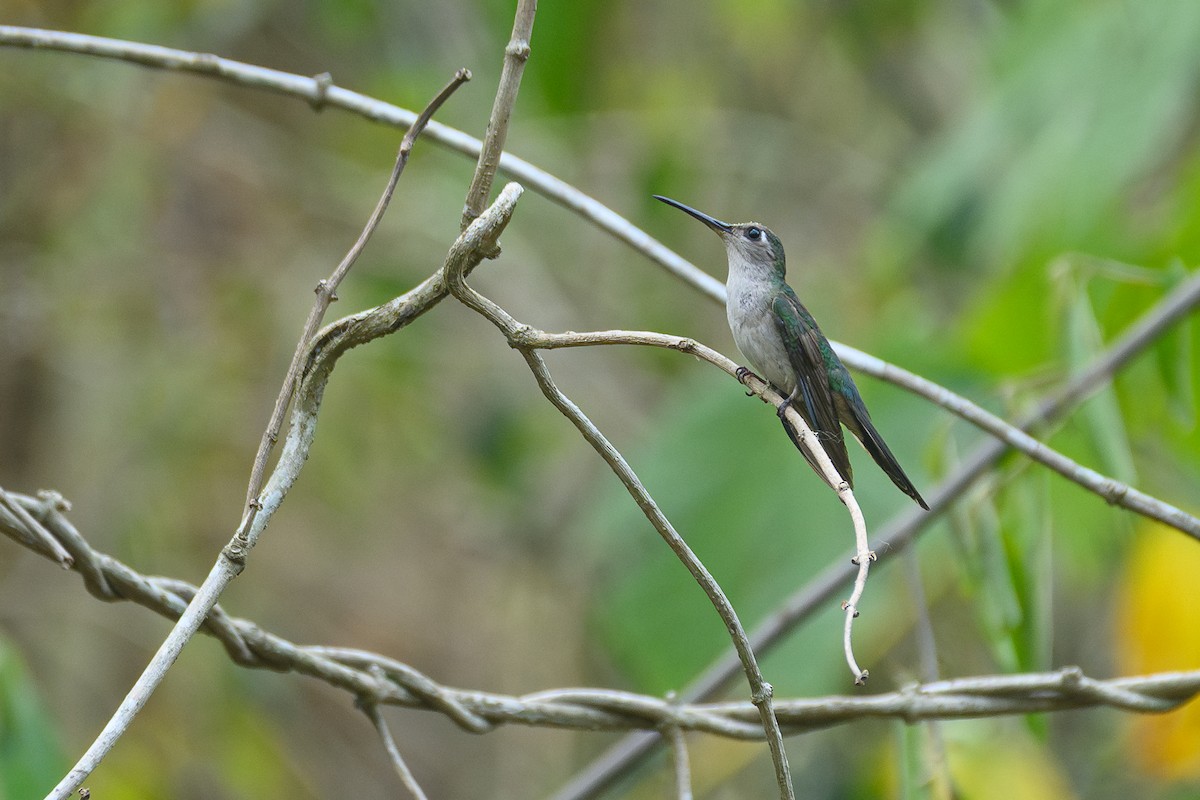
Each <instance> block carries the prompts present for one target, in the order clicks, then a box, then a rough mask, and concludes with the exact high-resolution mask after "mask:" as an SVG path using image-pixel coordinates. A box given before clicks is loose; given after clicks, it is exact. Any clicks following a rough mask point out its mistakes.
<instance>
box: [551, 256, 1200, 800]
mask: <svg viewBox="0 0 1200 800" xmlns="http://www.w3.org/2000/svg"><path fill="white" fill-rule="evenodd" d="M1198 302H1200V281H1197V280H1195V279H1189V280H1187V281H1185V282H1184V283H1182V284H1180V285H1179V286H1177V287H1176V288H1175V289H1174V290H1173V291H1171V293H1170V294H1168V295H1167V296H1166V297H1164V298H1162V299H1161V300H1160V301H1158V302H1157V303H1156V304H1155V305H1154V306H1153V307H1151V308H1150V309H1149V310H1147V311H1146V313H1144V314H1143V315H1142V316H1141V317H1140V318H1139V319H1138V320H1137V321H1135V322H1134V323H1133V324H1132V325H1131V326H1130V327H1129V328H1128V329H1127V330H1126V331H1125V332H1124V333H1123V334H1122V335H1121V336H1119V337H1118V338H1117V340H1116V341H1115V342H1113V344H1112V345H1111V346H1110V347H1109V348H1108V350H1107V351H1106V352H1105V353H1104V354H1102V355H1100V356H1099V357H1097V358H1096V359H1095V360H1094V361H1093V362H1092V363H1091V364H1090V365H1088V366H1087V367H1085V368H1084V369H1083V370H1082V371H1080V372H1079V373H1077V374H1076V375H1075V376H1073V377H1072V378H1071V379H1070V380H1069V381H1068V382H1067V383H1066V384H1065V385H1064V386H1063V387H1062V388H1061V389H1059V390H1058V391H1056V392H1054V393H1052V394H1051V395H1050V396H1049V397H1047V398H1046V399H1045V400H1044V401H1043V402H1041V403H1040V404H1039V405H1038V406H1037V407H1036V408H1035V409H1034V411H1033V412H1032V413H1030V414H1028V415H1027V416H1025V417H1024V418H1022V419H1021V420H1019V421H1018V423H1017V426H1015V427H1016V428H1017V429H1019V430H1025V429H1032V428H1035V427H1037V426H1039V425H1044V424H1046V423H1049V422H1053V421H1054V420H1056V419H1058V418H1059V417H1061V416H1062V415H1064V414H1066V413H1067V412H1068V411H1070V410H1071V409H1072V408H1074V407H1075V406H1076V405H1078V404H1079V403H1082V402H1083V401H1084V400H1086V399H1087V398H1088V397H1089V396H1090V395H1091V394H1092V393H1093V392H1094V391H1096V389H1097V388H1099V387H1100V386H1101V385H1103V384H1104V383H1105V382H1106V381H1107V380H1109V379H1110V378H1111V377H1112V376H1113V375H1115V374H1116V373H1117V372H1119V371H1120V370H1121V369H1122V368H1123V367H1125V366H1126V365H1127V364H1128V363H1129V362H1130V361H1132V360H1133V358H1134V357H1135V356H1137V355H1138V354H1140V353H1141V352H1142V351H1143V350H1145V349H1146V348H1147V347H1149V346H1150V345H1151V344H1153V342H1154V341H1155V340H1156V339H1157V338H1158V337H1159V336H1160V335H1161V334H1162V332H1163V331H1165V330H1167V329H1168V328H1169V327H1171V326H1172V325H1174V324H1176V323H1177V322H1179V321H1180V320H1181V319H1183V318H1184V317H1185V316H1187V315H1188V314H1189V313H1191V311H1192V309H1193V308H1194V307H1195V306H1196V304H1197V303H1198ZM879 364H881V365H882V364H883V362H879ZM887 368H888V369H889V370H891V369H894V368H893V367H890V366H888V367H887ZM913 377H915V376H913ZM1008 450H1009V447H1008V445H1007V444H1005V443H1004V442H1002V441H999V440H996V439H991V440H988V441H985V442H983V443H981V444H980V445H979V446H977V447H976V448H975V449H974V450H973V451H972V452H971V453H970V454H969V455H968V456H967V457H966V459H964V461H963V463H962V464H960V465H959V466H958V469H957V470H956V471H955V473H954V474H953V475H951V476H950V477H949V478H947V479H945V480H944V481H942V483H941V484H939V485H938V486H936V487H934V489H933V491H931V492H926V498H925V499H926V500H927V502H928V503H929V511H928V512H922V511H919V510H917V509H910V510H907V511H905V512H902V513H901V514H900V515H899V516H897V517H894V518H893V519H892V520H891V521H890V522H889V523H888V524H887V525H886V526H884V528H883V530H882V531H881V532H880V533H879V534H878V541H880V542H886V543H887V547H888V549H889V551H897V550H901V549H903V548H905V547H907V546H908V545H909V544H910V543H911V542H912V541H913V540H914V539H916V538H917V537H918V536H919V535H920V534H921V532H922V531H924V530H927V529H928V528H929V526H930V525H931V523H932V522H934V521H935V520H936V519H937V518H938V516H940V515H941V514H942V513H943V512H945V511H946V509H947V508H949V506H950V504H951V503H953V502H954V500H956V499H957V498H958V497H960V496H962V495H963V494H964V493H965V492H966V491H967V490H968V489H970V488H971V487H972V486H973V485H974V484H975V483H976V481H978V480H979V479H980V478H982V477H983V476H984V475H986V474H988V473H989V472H990V471H991V470H992V468H993V467H995V465H996V463H997V462H998V461H999V460H1000V459H1001V458H1002V457H1003V456H1004V454H1005V453H1007V452H1008ZM853 575H854V573H853V570H852V569H851V568H850V567H848V566H847V565H846V564H845V563H843V562H840V561H839V562H835V563H832V564H829V565H828V566H826V567H825V569H823V570H822V571H821V572H820V573H818V574H817V575H816V577H814V578H813V579H812V580H810V581H809V582H808V583H807V584H805V585H804V586H802V587H800V588H799V589H798V590H796V591H795V592H794V593H792V595H790V596H789V597H787V598H785V599H784V600H783V601H782V602H781V603H780V604H779V606H778V609H777V610H776V611H775V612H774V613H772V614H770V615H768V616H767V617H766V618H765V619H764V620H763V621H762V622H761V623H759V625H758V626H757V627H756V628H755V629H754V631H752V633H751V637H750V640H751V642H752V643H753V644H754V647H755V649H756V650H757V651H759V652H765V651H766V650H769V649H771V648H773V647H774V646H775V645H776V644H778V643H779V642H781V641H782V640H783V639H784V637H786V636H787V634H789V633H790V632H791V631H792V630H794V629H795V628H796V627H797V626H799V625H800V623H802V622H803V621H804V620H806V619H808V617H809V616H811V615H812V614H814V613H816V612H817V611H819V610H821V609H822V608H824V607H825V606H826V604H828V603H829V602H830V601H831V600H832V599H833V598H834V597H836V596H837V593H838V592H840V591H841V590H842V587H843V586H845V585H846V583H847V582H849V581H850V579H851V578H852V577H853ZM737 671H738V663H737V661H736V660H735V659H732V658H729V657H728V656H722V657H720V658H718V659H717V660H716V661H714V662H713V663H712V664H711V665H709V667H708V668H707V669H706V670H705V671H704V672H703V673H701V675H700V676H699V677H698V678H697V679H696V680H694V681H692V683H691V684H690V685H689V686H688V687H687V688H686V689H684V690H683V691H682V692H680V697H682V698H683V699H685V700H688V701H695V700H699V699H703V698H709V697H713V696H715V695H716V694H717V693H718V692H720V690H721V688H722V687H724V686H725V685H726V684H728V682H729V681H730V680H731V679H732V678H733V677H734V676H735V675H736V674H737ZM660 744H661V740H660V739H659V737H658V736H657V735H656V734H653V733H650V734H646V733H638V734H632V735H629V736H626V737H625V738H623V739H621V740H620V741H618V742H617V743H616V744H614V745H613V746H612V747H610V748H609V749H608V750H606V751H605V752H604V753H603V754H601V755H600V756H599V757H598V758H597V759H596V760H595V761H593V762H592V764H590V765H589V766H588V767H586V768H585V769H584V770H582V771H581V772H580V773H578V774H577V775H576V776H575V777H574V778H572V779H571V780H570V781H569V782H568V783H567V784H566V785H565V786H563V787H562V788H560V789H559V791H558V792H557V793H556V794H555V795H554V798H555V800H582V798H589V797H595V796H596V795H597V794H598V793H599V792H601V791H603V789H604V788H605V787H607V786H609V785H610V784H611V783H612V782H613V781H614V780H616V778H617V777H618V776H620V775H623V774H626V772H627V771H628V770H629V769H631V768H632V767H633V766H634V765H636V764H638V763H641V762H642V761H643V760H644V759H646V758H647V757H648V756H649V755H650V754H651V753H652V752H654V751H655V750H656V749H657V748H658V747H659V746H660Z"/></svg>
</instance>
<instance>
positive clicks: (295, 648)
mask: <svg viewBox="0 0 1200 800" xmlns="http://www.w3.org/2000/svg"><path fill="white" fill-rule="evenodd" d="M0 497H3V499H4V502H6V503H12V504H14V505H17V506H20V507H21V508H22V509H24V510H25V511H26V512H27V513H28V514H29V516H30V517H31V518H33V519H35V520H36V521H37V523H38V524H39V525H41V526H42V527H43V528H44V530H46V531H48V532H49V533H50V534H51V535H52V536H53V537H54V538H55V540H56V541H58V542H59V543H60V544H61V545H62V547H63V548H64V549H65V550H66V551H67V552H69V553H70V554H71V556H72V557H73V558H74V559H75V565H74V566H73V567H72V569H73V570H75V571H76V572H78V573H79V575H80V577H81V578H82V579H83V582H84V586H85V587H86V588H87V590H88V592H90V593H91V594H92V595H93V596H95V597H97V598H98V599H101V600H105V601H108V602H120V601H128V602H133V603H136V604H138V605H140V606H143V607H145V608H147V609H150V610H151V611H154V612H155V613H157V614H160V615H161V616H163V617H166V618H168V619H175V618H176V617H177V616H178V615H179V614H180V613H181V612H182V610H183V609H184V608H185V607H186V605H187V604H188V602H189V601H190V600H191V598H192V597H193V596H194V594H195V592H196V591H197V589H196V587H194V586H191V585H190V584H188V583H186V582H184V581H179V580H175V579H171V578H161V577H150V576H147V575H143V574H141V573H139V572H137V571H136V570H134V569H133V568H132V567H130V566H128V565H127V564H125V563H123V562H121V561H119V560H118V559H116V558H114V557H112V556H110V555H107V554H105V553H101V552H99V551H97V550H95V549H93V548H92V547H91V545H90V544H89V543H88V542H87V540H86V539H85V538H84V537H83V535H82V534H80V533H79V531H78V530H76V528H75V527H74V525H72V524H71V522H70V520H69V519H68V518H67V515H66V512H67V511H68V510H69V508H70V506H69V505H68V504H67V503H66V501H65V500H63V498H62V497H60V496H59V495H57V494H56V493H53V492H43V493H42V494H41V495H40V496H38V497H31V496H29V495H22V494H17V493H15V492H2V490H0ZM0 533H3V534H4V535H5V536H7V537H8V538H10V539H12V540H13V541H15V542H17V543H18V544H21V545H24V546H25V547H27V548H29V549H30V550H32V551H34V552H36V553H38V554H39V555H42V556H43V557H46V558H48V559H50V560H53V558H52V557H51V556H50V555H49V554H48V553H46V552H45V551H44V550H43V549H42V548H40V547H38V546H37V545H35V544H32V543H31V536H30V534H31V531H29V530H21V529H19V528H18V527H16V526H14V525H13V524H12V519H11V518H0ZM201 630H202V631H203V632H204V633H206V634H208V635H210V636H212V637H213V638H215V639H217V640H218V641H219V642H220V643H221V644H222V646H223V647H224V648H225V652H226V653H227V654H228V655H229V657H230V659H231V660H233V662H234V663H236V664H238V665H239V666H242V667H247V668H251V669H269V670H272V671H274V672H294V673H296V674H299V675H306V676H308V677H311V678H315V679H316V680H319V681H322V682H324V683H326V684H328V685H330V686H334V687H336V688H339V689H343V690H345V691H347V692H349V693H350V694H352V695H353V696H354V697H356V698H358V699H359V701H360V702H361V703H363V704H365V705H368V706H369V705H390V706H399V707H404V708H412V709H422V710H425V711H433V712H435V713H439V714H443V715H445V716H446V717H447V718H448V719H450V720H451V721H452V722H454V723H455V724H456V725H457V726H458V727H460V728H461V729H463V730H464V731H468V732H470V733H487V732H489V731H491V730H494V729H495V728H496V727H497V726H500V725H524V726H532V727H552V728H564V729H575V730H587V731H597V730H605V731H621V730H644V731H655V730H664V729H672V728H673V729H677V730H683V731H694V732H699V733H708V734H712V735H715V736H723V737H726V738H730V739H742V740H761V739H762V738H763V728H762V725H761V724H759V710H758V709H757V708H756V707H755V706H754V704H753V703H747V702H728V703H684V702H678V701H676V700H674V699H671V698H666V699H664V698H659V697H653V696H649V695H640V694H635V693H632V692H620V691H612V690H603V689H556V690H550V691H543V692H537V693H534V694H528V695H524V696H514V695H504V694H496V693H491V692H480V691H472V690H466V689H455V688H452V687H449V686H445V685H442V684H439V683H438V682H436V681H435V680H433V679H432V678H430V677H429V676H427V675H425V674H423V673H421V672H419V671H417V670H416V669H414V668H413V667H411V666H409V665H407V664H404V663H401V662H399V661H397V660H395V659H393V658H389V657H388V656H385V655H380V654H377V653H371V652H367V651H363V650H354V649H348V648H341V647H321V646H313V645H298V644H296V643H294V642H291V641H288V640H287V639H284V638H282V637H280V636H277V635H275V634H273V633H270V632H268V631H265V630H263V629H262V628H260V627H259V626H258V625H257V624H255V623H254V622H252V621H250V620H246V619H239V618H236V617H231V616H229V615H228V614H227V613H226V612H225V611H224V610H223V609H222V608H221V607H220V606H217V607H215V608H214V609H213V610H212V612H211V613H210V614H209V617H208V619H207V621H206V622H205V624H204V625H203V627H202V628H201ZM1197 694H1200V670H1196V671H1190V672H1167V673H1158V674H1153V675H1144V676H1138V677H1126V678H1113V679H1109V680H1096V679H1093V678H1089V677H1087V676H1085V675H1084V674H1083V673H1082V672H1081V671H1080V670H1079V669H1077V668H1074V667H1069V668H1065V669H1062V670H1058V671H1056V672H1047V673H1029V674H1022V675H991V676H980V677H972V678H958V679H954V680H944V681H936V682H932V683H925V684H914V685H912V686H907V687H905V688H903V689H900V690H899V691H895V692H888V693H885V694H877V695H870V696H862V695H853V696H831V697H821V698H811V699H786V698H784V699H779V698H777V699H776V700H775V714H776V716H777V718H778V719H779V724H780V728H781V730H782V732H783V734H784V735H787V736H796V735H799V734H802V733H805V732H808V731H812V730H817V729H821V728H828V727H831V726H835V725H843V724H846V723H849V722H854V721H856V720H860V719H865V718H871V717H874V718H889V719H898V720H903V721H905V722H916V721H918V720H931V719H962V718H966V717H989V716H1006V715H1013V714H1028V713H1033V712H1044V711H1057V710H1067V709H1080V708H1096V707H1104V706H1107V707H1111V708H1116V709H1120V710H1123V711H1130V712H1136V713H1161V712H1166V711H1171V710H1172V709H1175V708H1178V707H1179V706H1180V705H1182V704H1183V703H1186V702H1187V701H1188V700H1190V699H1191V698H1193V697H1195V696H1196V695H1197Z"/></svg>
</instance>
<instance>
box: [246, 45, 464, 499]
mask: <svg viewBox="0 0 1200 800" xmlns="http://www.w3.org/2000/svg"><path fill="white" fill-rule="evenodd" d="M469 80H471V71H470V70H468V69H465V68H463V69H460V70H459V71H458V72H456V73H454V77H453V78H452V79H451V80H450V82H449V83H447V84H446V85H445V86H444V87H442V90H441V91H440V92H438V93H437V96H436V97H434V98H433V99H432V100H431V101H429V105H427V106H425V110H424V111H422V112H421V114H420V115H419V116H418V117H417V119H416V121H415V122H414V123H413V125H412V127H410V128H409V129H408V132H407V133H405V134H404V138H403V139H401V140H400V150H399V152H398V153H397V154H396V163H395V165H394V166H393V167H392V174H391V175H390V176H389V177H388V181H387V185H386V186H384V188H383V194H382V195H380V196H379V201H378V202H377V203H376V204H375V210H374V211H372V212H371V216H370V218H369V219H368V220H367V224H366V225H365V226H364V227H363V230H362V233H360V234H359V235H358V239H357V241H355V242H354V244H353V245H352V246H351V247H350V249H349V251H347V252H346V255H345V256H344V257H343V258H342V260H341V263H339V264H338V265H337V267H335V268H334V270H333V273H332V274H330V276H329V277H328V278H326V279H325V280H323V281H321V282H320V283H318V284H317V288H316V293H317V299H316V302H314V303H313V307H312V309H311V310H310V311H309V312H308V319H307V320H305V322H304V331H303V333H301V334H300V339H299V341H297V342H296V350H295V352H294V353H293V354H292V363H291V364H290V365H289V366H288V371H287V375H286V376H285V377H284V379H283V386H281V387H280V389H279V396H278V397H276V398H275V407H274V409H273V410H272V411H271V419H270V421H269V422H268V423H267V429H266V430H265V431H263V437H262V441H260V442H259V444H258V452H257V453H256V454H255V456H254V465H253V467H251V470H250V483H249V485H248V486H247V488H246V508H247V509H248V510H249V509H251V508H253V507H254V506H255V504H256V503H257V498H258V493H259V492H260V491H261V490H262V482H263V474H264V473H265V471H266V468H267V459H268V458H269V457H270V454H271V449H272V448H273V447H274V446H275V442H276V441H277V440H278V438H279V430H280V428H282V427H283V415H284V414H285V413H286V412H287V407H288V403H289V402H291V399H292V392H293V391H294V390H295V388H296V380H297V379H298V378H299V377H300V370H301V369H302V368H303V366H304V356H305V354H306V353H307V352H308V343H309V342H310V341H311V340H312V337H313V335H314V334H316V332H317V329H318V328H320V327H321V320H323V319H324V318H325V311H326V310H327V309H328V308H329V304H330V303H332V302H333V301H334V300H337V289H338V286H340V285H341V283H342V279H343V278H345V277H346V273H347V272H349V271H350V268H351V267H352V266H354V262H355V261H357V260H358V257H359V255H361V254H362V251H363V248H365V247H366V246H367V242H368V241H369V240H370V238H371V234H373V233H374V232H375V229H376V228H377V227H379V222H380V220H382V219H383V213H384V212H385V211H387V207H388V203H390V202H391V201H392V194H393V193H394V192H395V190H396V184H397V183H398V182H399V180H400V176H401V175H402V174H403V173H404V167H405V166H406V165H407V164H408V156H409V154H410V153H411V152H412V149H413V144H415V143H416V141H417V137H418V136H420V135H421V132H422V131H423V130H425V127H426V126H427V125H428V124H429V121H430V119H432V117H433V115H434V114H435V113H436V112H437V110H438V109H439V108H441V107H442V104H443V103H445V102H446V100H448V99H449V98H450V95H452V94H454V92H455V90H456V89H458V87H459V86H462V85H463V84H464V83H466V82H467V81H469Z"/></svg>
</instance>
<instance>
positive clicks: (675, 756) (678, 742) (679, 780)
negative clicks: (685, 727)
mask: <svg viewBox="0 0 1200 800" xmlns="http://www.w3.org/2000/svg"><path fill="white" fill-rule="evenodd" d="M664 737H665V738H666V740H667V746H668V747H670V748H671V765H672V767H673V769H672V772H673V773H674V775H675V797H677V798H678V800H692V767H691V764H690V763H689V759H688V749H687V737H685V736H684V735H683V731H682V730H681V729H679V728H677V727H675V726H671V727H669V728H667V729H666V732H665V734H664Z"/></svg>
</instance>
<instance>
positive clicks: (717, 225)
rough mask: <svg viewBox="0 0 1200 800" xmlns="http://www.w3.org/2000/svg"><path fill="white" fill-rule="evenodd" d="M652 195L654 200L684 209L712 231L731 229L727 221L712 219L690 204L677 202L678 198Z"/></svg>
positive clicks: (727, 230) (728, 230)
mask: <svg viewBox="0 0 1200 800" xmlns="http://www.w3.org/2000/svg"><path fill="white" fill-rule="evenodd" d="M652 196H653V197H654V199H655V200H661V201H663V202H664V203H666V204H667V205H669V206H675V207H676V208H678V209H679V210H680V211H686V212H687V213H689V214H691V215H692V216H693V217H695V218H696V219H698V220H700V221H701V222H703V223H704V224H705V225H707V226H708V227H710V228H712V229H713V230H714V231H718V232H719V233H729V232H730V231H731V230H733V226H732V225H730V224H729V223H728V222H721V220H719V219H714V218H713V217H710V216H709V215H708V214H705V213H704V212H703V211H697V210H696V209H694V208H692V207H691V206H685V205H684V204H683V203H681V202H679V201H678V200H672V199H671V198H669V197H663V196H662V195H661V194H656V195H652Z"/></svg>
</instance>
